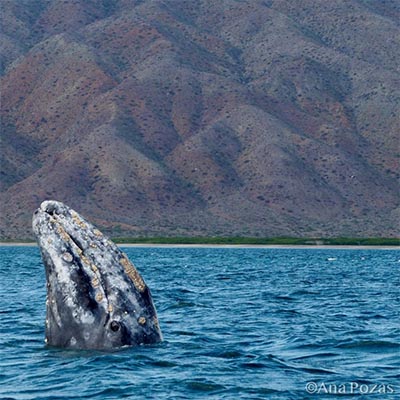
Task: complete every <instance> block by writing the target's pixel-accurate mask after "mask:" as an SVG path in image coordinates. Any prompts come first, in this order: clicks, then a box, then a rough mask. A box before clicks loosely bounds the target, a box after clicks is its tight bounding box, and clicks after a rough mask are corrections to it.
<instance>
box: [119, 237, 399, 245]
mask: <svg viewBox="0 0 400 400" xmlns="http://www.w3.org/2000/svg"><path fill="white" fill-rule="evenodd" d="M113 240H114V241H115V242H116V243H120V244H124V243H137V244H141V243H142V244H220V245H224V244H226V245H229V244H237V245H293V246H295V245H332V246H339V245H342V246H399V245H400V239H398V238H328V239H324V238H291V237H275V238H254V237H183V236H182V237H179V236H177V237H139V238H135V237H119V238H118V237H117V238H114V239H113Z"/></svg>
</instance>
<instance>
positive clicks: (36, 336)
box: [0, 247, 400, 400]
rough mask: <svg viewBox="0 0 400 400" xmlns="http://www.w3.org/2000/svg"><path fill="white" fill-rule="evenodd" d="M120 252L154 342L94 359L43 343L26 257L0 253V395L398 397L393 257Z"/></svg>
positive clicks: (35, 281) (398, 283) (397, 286)
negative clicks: (142, 296)
mask: <svg viewBox="0 0 400 400" xmlns="http://www.w3.org/2000/svg"><path fill="white" fill-rule="evenodd" d="M124 251H125V252H126V253H127V254H128V256H129V258H130V259H131V260H132V261H133V262H134V263H135V265H136V266H137V268H138V269H139V271H140V272H141V274H142V275H143V277H144V279H145V280H146V282H147V284H148V285H149V287H150V288H151V291H152V294H153V298H154V301H155V304H156V307H157V311H158V316H159V320H160V325H161V329H162V331H163V335H164V342H163V343H161V344H157V345H151V346H140V347H136V348H128V349H123V350H120V351H113V352H100V351H71V350H63V349H54V348H48V347H46V346H45V344H44V341H43V339H44V319H45V276H44V268H43V265H42V262H41V258H40V255H39V250H38V248H36V247H0V262H1V264H0V398H1V399H86V398H90V399H120V398H132V399H246V400H247V399H285V400H286V399H296V400H297V399H312V398H318V399H319V398H329V399H332V398H336V397H340V398H350V397H353V396H357V398H367V397H368V398H382V399H387V398H393V399H395V398H400V385H399V382H400V379H399V378H400V318H399V317H400V315H399V313H400V304H399V303H400V274H399V272H400V252H399V251H397V250H336V249H262V248H251V249H250V248H248V249H245V248H240V249H238V248H235V249H231V248H125V249H124ZM371 396H372V397H371Z"/></svg>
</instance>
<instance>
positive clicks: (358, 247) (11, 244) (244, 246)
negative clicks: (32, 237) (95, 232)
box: [0, 242, 400, 250]
mask: <svg viewBox="0 0 400 400" xmlns="http://www.w3.org/2000/svg"><path fill="white" fill-rule="evenodd" d="M116 245H117V246H118V247H128V248H134V247H138V248H140V247H142V248H146V247H147V248H149V247H161V248H162V247H166V248H220V249H315V250H321V249H331V250H400V246H391V245H387V246H385V245H329V244H179V243H175V244H172V243H171V244H163V243H116ZM0 247H38V245H37V243H35V242H0Z"/></svg>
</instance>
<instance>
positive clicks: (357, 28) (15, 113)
mask: <svg viewBox="0 0 400 400" xmlns="http://www.w3.org/2000/svg"><path fill="white" fill-rule="evenodd" d="M0 14H1V19H2V21H1V27H2V33H1V49H2V54H1V73H2V78H1V85H2V91H1V124H2V127H1V137H2V143H1V159H2V161H1V175H0V176H1V181H0V185H1V198H0V202H1V216H0V236H1V238H3V239H5V238H28V237H31V236H32V234H31V231H30V221H31V215H32V212H33V210H34V209H35V208H36V207H38V205H39V204H40V202H41V201H42V200H44V199H49V198H50V199H57V200H60V201H63V202H65V203H67V204H68V205H70V206H71V207H73V208H75V209H76V210H78V211H79V212H80V213H82V214H83V215H85V216H86V217H88V218H89V219H91V220H92V221H93V222H94V223H95V224H97V225H98V226H99V227H100V228H101V229H104V230H105V231H107V232H108V233H111V234H113V235H117V236H124V235H125V236H126V235H130V236H142V235H153V236H154V235H165V236H171V235H172V236H181V235H196V236H201V235H228V236H237V235H241V236H282V235H287V236H315V237H321V236H398V234H399V229H398V228H399V217H400V209H399V186H398V178H399V155H400V146H399V137H398V131H399V126H400V124H399V122H400V121H399V105H400V82H399V71H398V64H399V60H400V26H399V21H400V6H399V3H398V2H397V1H390V0H387V1H384V0H382V1H381V0H379V1H378V0H339V1H335V2H327V1H325V0H317V1H315V0H313V1H311V0H303V1H291V0H269V1H266V0H264V1H261V0H243V1H239V0H237V1H234V0H221V1H218V2H215V1H211V0H196V1H192V0H185V1H183V0H182V1H181V0H163V1H161V0H145V1H140V0H120V1H114V0H103V1H95V0H85V1H84V0H66V1H64V0H51V1H50V0H36V1H29V0H21V1H16V0H4V1H2V2H1V13H0Z"/></svg>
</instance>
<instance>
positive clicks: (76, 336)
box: [32, 200, 162, 349]
mask: <svg viewBox="0 0 400 400" xmlns="http://www.w3.org/2000/svg"><path fill="white" fill-rule="evenodd" d="M32 227H33V231H34V233H35V236H36V239H37V242H38V244H39V247H40V251H41V255H42V259H43V263H44V266H45V271H46V280H47V300H46V324H45V325H46V327H45V335H46V338H45V342H46V343H47V344H48V345H49V346H56V347H63V348H73V349H115V348H120V347H123V346H135V345H140V344H151V343H157V342H160V341H162V334H161V330H160V327H159V324H158V319H157V312H156V309H155V306H154V303H153V300H152V297H151V293H150V289H149V288H148V286H147V285H146V283H145V282H144V280H143V278H142V277H141V275H140V274H139V272H138V271H137V269H136V268H135V267H134V265H133V264H132V263H131V262H130V261H129V259H128V257H127V256H126V255H125V254H124V253H123V252H122V251H121V250H120V249H119V248H118V247H117V246H116V245H115V244H114V243H113V242H112V241H111V240H110V239H108V238H107V237H106V236H105V235H103V234H102V233H101V232H100V231H99V230H98V229H96V228H95V227H94V226H93V225H92V224H91V223H89V222H88V221H87V220H85V219H84V218H83V217H82V216H80V215H79V214H78V213H77V212H76V211H74V210H72V209H71V208H69V207H68V206H66V205H65V204H63V203H60V202H57V201H53V200H49V201H44V202H43V203H42V204H41V206H40V208H39V209H37V210H36V211H35V213H34V215H33V220H32Z"/></svg>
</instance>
